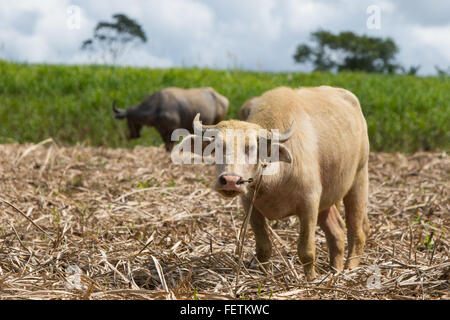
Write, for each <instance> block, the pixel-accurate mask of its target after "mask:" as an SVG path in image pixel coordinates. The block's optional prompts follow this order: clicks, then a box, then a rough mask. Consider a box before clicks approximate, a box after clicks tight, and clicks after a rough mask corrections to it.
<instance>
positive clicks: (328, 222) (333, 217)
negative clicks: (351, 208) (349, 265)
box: [318, 206, 345, 271]
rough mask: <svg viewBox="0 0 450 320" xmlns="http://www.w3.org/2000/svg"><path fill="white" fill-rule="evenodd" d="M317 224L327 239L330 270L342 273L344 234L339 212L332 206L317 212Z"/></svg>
mask: <svg viewBox="0 0 450 320" xmlns="http://www.w3.org/2000/svg"><path fill="white" fill-rule="evenodd" d="M318 223H319V226H320V228H321V229H322V230H323V231H324V232H325V238H326V239H327V245H328V251H329V252H330V266H331V268H332V269H335V270H337V271H342V270H343V269H344V246H345V241H344V240H345V234H344V230H343V221H342V219H341V217H340V215H339V212H338V211H337V209H336V208H335V207H334V206H332V207H331V208H330V209H327V210H324V211H321V212H319V217H318Z"/></svg>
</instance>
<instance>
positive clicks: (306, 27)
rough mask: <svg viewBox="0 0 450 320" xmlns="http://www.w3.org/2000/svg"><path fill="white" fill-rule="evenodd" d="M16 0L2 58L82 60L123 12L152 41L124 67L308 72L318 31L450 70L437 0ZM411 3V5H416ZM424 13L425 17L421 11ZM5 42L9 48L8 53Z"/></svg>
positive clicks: (445, 25) (2, 30)
mask: <svg viewBox="0 0 450 320" xmlns="http://www.w3.org/2000/svg"><path fill="white" fill-rule="evenodd" d="M431 1H432V3H434V6H429V5H428V2H427V5H424V4H422V2H417V1H414V2H409V1H396V2H393V1H388V0H364V1H352V0H338V1H331V0H330V1H327V0H244V1H243V0H228V1H226V0H215V1H210V0H170V1H160V0H149V1H143V0H129V1H127V2H124V1H123V0H110V1H106V0H99V1H87V0H44V1H39V2H37V1H32V0H16V1H1V2H0V57H1V56H6V57H7V58H9V59H13V60H19V61H29V62H50V63H55V62H56V63H85V62H89V60H88V59H87V56H86V55H85V54H83V53H82V52H80V50H79V48H80V45H81V42H82V41H83V40H85V39H87V38H89V37H91V36H92V32H93V29H94V27H95V25H96V23H97V22H98V21H100V20H110V19H111V16H112V14H114V13H118V12H122V13H125V14H127V15H128V16H130V17H131V18H133V19H135V20H137V21H138V22H139V23H140V24H141V25H142V27H143V28H144V30H145V32H146V33H147V37H148V43H147V44H145V45H143V46H140V47H139V48H138V49H136V50H135V51H132V52H131V51H130V53H129V54H127V55H126V56H124V57H123V58H122V59H121V63H122V64H128V65H139V66H150V67H170V66H182V65H187V66H192V65H200V66H208V67H215V68H226V67H230V66H236V65H237V66H242V67H243V68H246V69H260V68H262V69H264V70H271V71H275V70H305V69H304V67H302V66H298V65H296V64H295V63H294V61H293V59H292V55H293V53H294V51H295V47H296V46H297V45H298V44H299V43H302V42H306V41H308V40H309V34H310V33H311V32H312V31H315V30H317V29H319V28H323V29H326V30H330V31H332V32H340V31H344V30H352V31H355V32H357V33H366V34H369V35H372V36H382V37H386V36H390V37H392V38H393V39H394V40H395V41H396V42H397V43H398V44H399V47H400V54H399V55H398V58H399V60H400V61H399V62H401V63H403V64H406V65H407V66H409V65H411V64H414V65H417V64H420V65H422V68H421V70H420V71H421V72H422V73H424V72H425V73H434V65H440V66H442V67H446V66H447V65H449V64H450V62H449V57H450V53H449V50H450V41H449V40H448V39H449V37H448V34H449V31H450V30H449V28H450V18H449V16H448V15H446V14H444V13H443V11H445V7H448V6H447V5H446V4H445V5H443V10H440V9H439V5H438V3H437V2H436V1H435V0H431ZM411 3H412V4H411ZM372 4H375V5H378V6H380V7H381V9H382V15H381V23H382V25H381V26H382V27H381V29H380V30H368V29H367V28H366V20H367V17H368V15H367V13H366V9H367V7H368V6H369V5H372ZM70 5H78V6H80V8H81V14H82V16H81V28H80V29H79V30H69V29H68V28H67V24H66V23H67V12H66V10H67V7H68V6H70ZM422 13H423V14H422ZM2 44H3V47H4V49H3V50H2V49H1V48H2Z"/></svg>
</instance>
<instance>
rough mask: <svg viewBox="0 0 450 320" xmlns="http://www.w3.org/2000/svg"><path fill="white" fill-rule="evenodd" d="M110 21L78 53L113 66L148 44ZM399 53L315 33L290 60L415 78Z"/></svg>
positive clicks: (129, 25) (120, 19) (362, 40)
mask: <svg viewBox="0 0 450 320" xmlns="http://www.w3.org/2000/svg"><path fill="white" fill-rule="evenodd" d="M112 18H113V21H112V22H107V21H100V22H99V23H98V24H97V26H96V27H95V29H94V34H93V36H92V38H90V39H86V40H85V41H83V43H82V45H81V49H82V50H84V51H88V52H89V53H91V54H97V55H98V56H99V57H100V58H101V59H102V60H103V61H104V62H107V61H110V62H112V63H113V64H115V63H116V62H117V60H118V59H119V58H120V57H121V56H123V55H124V54H125V53H126V52H128V50H129V49H131V48H133V47H135V46H137V45H139V44H142V43H145V42H147V36H146V34H145V32H144V30H143V29H142V27H141V25H140V24H139V23H138V22H137V21H135V20H133V19H130V18H129V17H127V16H126V15H125V14H122V13H118V14H114V15H113V16H112ZM398 52H399V48H398V46H397V44H396V43H395V42H394V40H392V39H391V38H389V37H388V38H380V37H370V36H367V35H357V34H355V33H354V32H351V31H344V32H340V33H337V34H333V33H332V32H329V31H326V30H317V31H314V32H312V33H311V41H310V42H309V43H302V44H299V45H298V46H297V48H296V51H295V54H294V55H293V58H294V61H295V62H296V63H299V64H308V63H309V64H312V65H313V68H314V70H315V71H327V72H340V71H363V72H369V73H388V74H399V73H400V74H410V75H416V74H417V72H418V71H419V69H420V65H415V66H409V67H405V66H402V65H401V64H399V63H398V62H396V60H395V56H396V54H397V53H398ZM435 69H436V71H437V73H438V75H439V76H448V75H450V68H448V69H447V70H445V69H442V68H440V67H439V66H435Z"/></svg>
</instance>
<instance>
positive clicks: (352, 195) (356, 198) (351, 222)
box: [344, 165, 369, 269]
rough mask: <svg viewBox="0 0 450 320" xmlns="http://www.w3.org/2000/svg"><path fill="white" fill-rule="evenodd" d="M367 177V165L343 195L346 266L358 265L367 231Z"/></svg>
mask: <svg viewBox="0 0 450 320" xmlns="http://www.w3.org/2000/svg"><path fill="white" fill-rule="evenodd" d="M368 188H369V179H368V171H367V165H366V166H365V167H364V168H363V169H361V170H360V171H359V172H358V174H357V175H356V178H355V181H354V183H353V186H352V188H351V189H350V191H349V192H348V193H347V194H346V195H345V197H344V205H345V222H346V225H347V237H348V257H347V263H346V267H347V268H348V269H353V268H356V267H358V265H359V262H360V258H361V255H362V253H363V250H364V245H365V242H366V236H367V235H368V233H369V223H368V219H367V198H368Z"/></svg>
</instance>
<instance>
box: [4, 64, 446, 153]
mask: <svg viewBox="0 0 450 320" xmlns="http://www.w3.org/2000/svg"><path fill="white" fill-rule="evenodd" d="M282 85H283V86H290V87H300V86H318V85H330V86H337V87H342V88H345V89H348V90H350V91H352V92H353V93H355V94H356V95H357V96H358V98H359V99H360V101H361V105H362V108H363V112H364V114H365V116H366V119H367V123H368V127H369V135H370V140H371V147H372V150H374V151H375V150H376V151H404V152H413V151H417V150H448V149H449V146H450V130H449V124H450V78H448V77H447V78H444V77H414V76H408V75H382V74H366V73H350V72H348V73H347V72H346V73H339V74H331V73H311V74H303V73H261V72H247V71H216V70H208V69H197V68H192V69H146V68H125V67H110V66H59V65H28V64H16V63H10V62H5V61H0V142H3V143H5V142H13V141H17V142H20V143H23V142H39V141H42V140H44V139H46V138H49V137H52V138H53V139H54V140H55V141H57V142H58V143H60V144H75V143H78V142H79V143H87V144H90V145H105V146H110V147H119V146H120V147H132V146H134V145H136V144H142V145H155V144H156V145H157V144H160V143H161V139H160V138H159V136H158V134H157V132H156V131H154V130H153V129H144V130H143V136H142V137H141V138H140V139H138V140H135V141H132V142H128V141H127V140H126V133H127V128H126V123H125V122H124V121H118V120H113V119H112V118H111V116H112V110H111V103H112V101H113V100H114V99H117V102H118V103H117V104H118V106H120V107H125V106H129V105H132V104H136V103H138V102H139V101H140V100H142V99H143V98H145V97H146V96H147V95H148V94H150V93H152V92H154V91H156V90H158V89H160V88H164V87H168V86H178V87H184V88H189V87H204V86H211V87H214V88H215V89H216V90H217V91H218V92H220V93H221V94H223V95H225V96H226V97H228V99H229V100H230V110H229V113H228V117H229V118H236V117H237V115H238V111H239V108H240V106H241V105H242V103H243V102H244V101H245V100H246V99H248V98H250V97H253V96H256V95H260V94H261V93H262V92H264V91H266V90H269V89H271V88H274V87H277V86H282Z"/></svg>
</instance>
